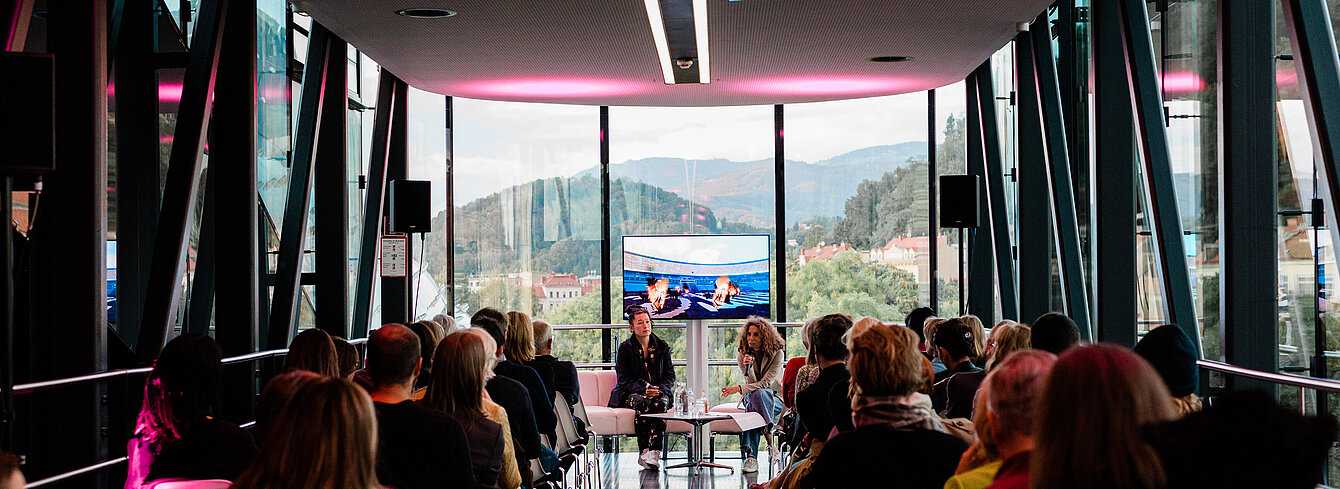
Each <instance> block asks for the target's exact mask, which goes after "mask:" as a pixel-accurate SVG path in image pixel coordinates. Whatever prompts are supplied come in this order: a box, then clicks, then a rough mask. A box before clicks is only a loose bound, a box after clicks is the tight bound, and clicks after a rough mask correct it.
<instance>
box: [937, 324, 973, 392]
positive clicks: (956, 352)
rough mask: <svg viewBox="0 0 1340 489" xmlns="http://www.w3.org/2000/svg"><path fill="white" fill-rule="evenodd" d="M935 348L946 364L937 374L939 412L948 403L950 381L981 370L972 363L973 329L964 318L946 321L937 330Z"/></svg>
mask: <svg viewBox="0 0 1340 489" xmlns="http://www.w3.org/2000/svg"><path fill="white" fill-rule="evenodd" d="M935 347H936V350H937V352H938V354H939V356H940V361H941V362H943V363H944V366H945V370H944V371H941V372H936V374H935V395H934V396H933V398H934V404H935V409H936V410H937V411H939V410H943V409H944V408H945V404H946V403H947V402H948V401H947V399H946V397H947V394H946V392H945V389H946V388H947V387H948V380H949V379H950V378H952V377H954V376H955V375H957V374H960V373H967V372H976V371H978V370H981V369H980V368H978V367H977V365H975V364H973V363H972V349H973V338H972V327H971V326H969V325H968V322H967V321H965V320H964V319H963V318H954V319H950V320H948V321H945V322H944V324H941V325H940V326H939V327H937V328H935Z"/></svg>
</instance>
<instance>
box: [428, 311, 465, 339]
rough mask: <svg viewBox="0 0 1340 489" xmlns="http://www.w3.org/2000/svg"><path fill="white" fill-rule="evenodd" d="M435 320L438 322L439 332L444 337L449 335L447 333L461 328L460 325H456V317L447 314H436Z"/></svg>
mask: <svg viewBox="0 0 1340 489" xmlns="http://www.w3.org/2000/svg"><path fill="white" fill-rule="evenodd" d="M433 322H434V323H437V326H438V332H439V333H441V334H440V336H441V337H442V338H444V339H445V338H446V337H447V335H449V334H452V333H455V332H456V330H458V329H460V327H458V326H457V325H456V318H453V317H451V316H448V315H446V314H438V315H436V316H433Z"/></svg>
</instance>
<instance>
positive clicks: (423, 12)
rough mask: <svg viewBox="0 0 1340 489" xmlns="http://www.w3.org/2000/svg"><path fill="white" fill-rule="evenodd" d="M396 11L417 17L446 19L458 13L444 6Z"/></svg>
mask: <svg viewBox="0 0 1340 489" xmlns="http://www.w3.org/2000/svg"><path fill="white" fill-rule="evenodd" d="M395 13H397V14H400V15H403V16H405V17H413V18H416V19H445V18H447V17H451V16H453V15H456V12H453V11H451V10H447V9H444V8H405V9H400V10H397V11H395Z"/></svg>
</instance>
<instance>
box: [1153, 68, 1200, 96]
mask: <svg viewBox="0 0 1340 489" xmlns="http://www.w3.org/2000/svg"><path fill="white" fill-rule="evenodd" d="M1205 87H1206V84H1205V80H1202V79H1201V78H1200V75H1197V74H1195V73H1192V72H1189V71H1179V72H1175V73H1165V74H1164V75H1163V90H1164V91H1167V92H1199V91H1201V90H1204V89H1205Z"/></svg>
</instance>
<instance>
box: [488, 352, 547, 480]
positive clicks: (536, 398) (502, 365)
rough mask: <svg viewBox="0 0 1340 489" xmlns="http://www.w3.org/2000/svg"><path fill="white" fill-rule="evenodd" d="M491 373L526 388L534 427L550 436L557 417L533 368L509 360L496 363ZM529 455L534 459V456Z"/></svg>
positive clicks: (509, 413)
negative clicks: (533, 418) (533, 417)
mask: <svg viewBox="0 0 1340 489" xmlns="http://www.w3.org/2000/svg"><path fill="white" fill-rule="evenodd" d="M493 373H495V374H498V375H501V376H503V377H507V378H509V379H512V380H515V381H517V382H520V383H521V385H523V386H525V387H526V393H528V394H530V410H531V412H532V413H535V414H534V416H535V426H536V427H538V428H539V429H540V433H546V434H550V435H552V434H553V433H554V427H555V426H558V416H557V415H555V414H554V403H552V402H550V401H549V393H548V389H546V388H545V386H544V381H542V380H540V374H538V373H536V372H535V369H533V368H530V367H527V366H525V365H522V364H519V363H516V362H513V361H511V360H507V361H504V362H498V366H497V367H493ZM499 404H501V403H499ZM504 407H505V406H504ZM507 415H508V416H511V415H512V410H511V409H508V410H507ZM531 455H532V458H534V457H533V456H534V455H536V454H534V453H532V454H531Z"/></svg>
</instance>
